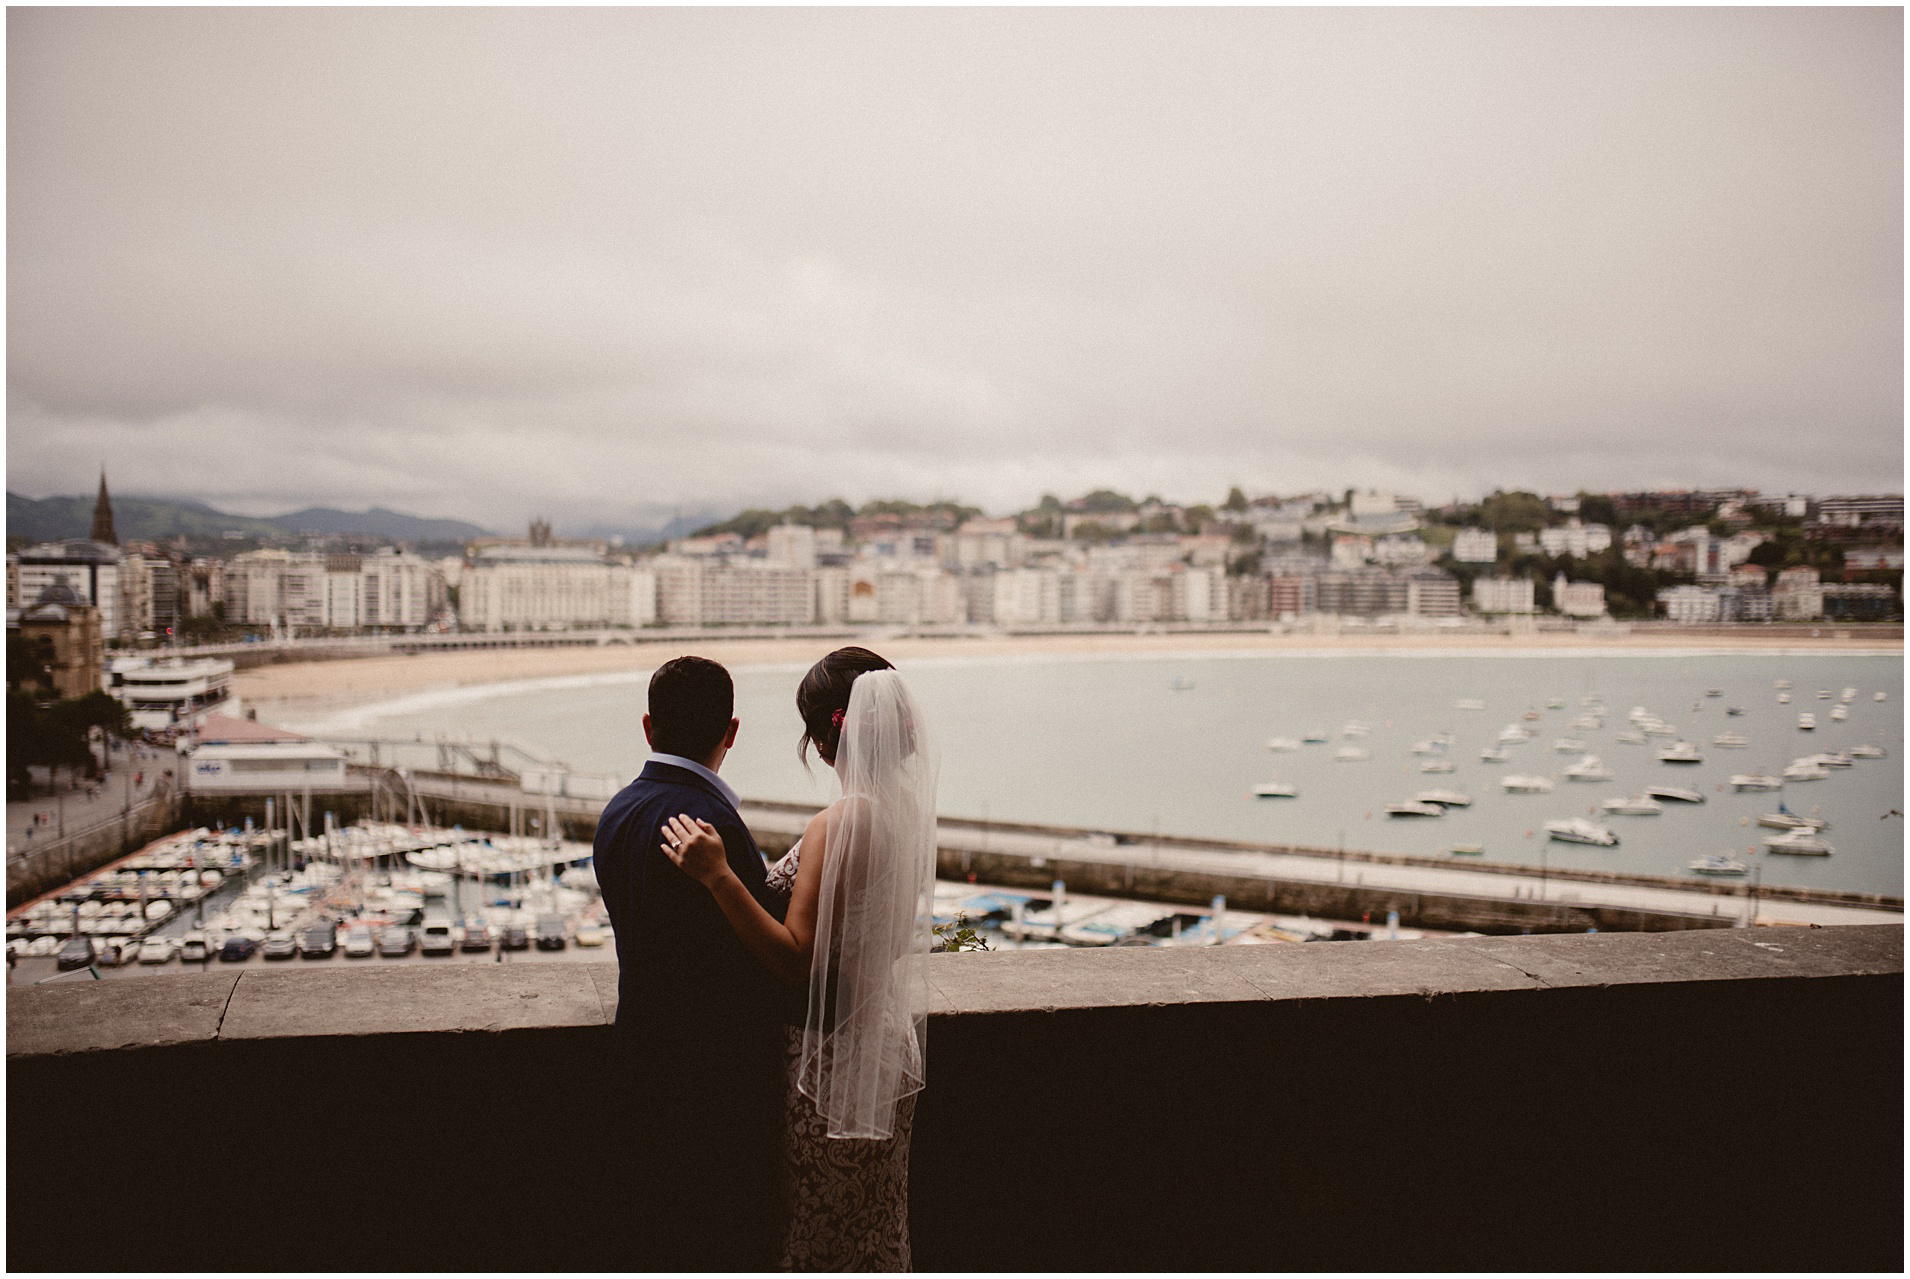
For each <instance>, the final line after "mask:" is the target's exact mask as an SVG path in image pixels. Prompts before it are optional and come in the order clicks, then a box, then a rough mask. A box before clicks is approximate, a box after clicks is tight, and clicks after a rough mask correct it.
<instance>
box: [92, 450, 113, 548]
mask: <svg viewBox="0 0 1910 1279" xmlns="http://www.w3.org/2000/svg"><path fill="white" fill-rule="evenodd" d="M93 540H94V541H95V542H106V543H108V544H109V545H112V546H118V545H119V534H118V533H116V532H114V531H113V499H112V498H111V497H109V496H108V495H107V493H106V469H105V468H104V467H101V468H100V473H99V500H98V501H96V502H94V503H93Z"/></svg>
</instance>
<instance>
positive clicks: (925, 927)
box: [797, 670, 939, 1137]
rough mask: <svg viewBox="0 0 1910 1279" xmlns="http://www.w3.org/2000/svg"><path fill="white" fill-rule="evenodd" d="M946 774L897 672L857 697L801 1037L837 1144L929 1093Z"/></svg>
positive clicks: (878, 1127) (841, 760)
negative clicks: (938, 852) (931, 980)
mask: <svg viewBox="0 0 1910 1279" xmlns="http://www.w3.org/2000/svg"><path fill="white" fill-rule="evenodd" d="M938 769H939V760H938V759H937V757H936V754H935V749H934V744H933V743H932V742H931V741H930V740H929V736H928V732H927V729H926V726H925V725H924V724H923V721H922V715H921V711H920V710H919V709H918V708H917V707H916V704H915V699H914V698H913V697H911V696H910V695H909V690H908V688H907V687H906V686H905V685H904V684H903V683H902V677H901V676H900V675H898V674H896V673H895V672H894V671H892V670H885V671H870V672H868V673H866V674H864V675H861V676H859V677H858V678H857V679H856V681H855V683H854V684H852V685H851V686H850V689H849V709H848V712H847V714H846V715H845V716H844V719H843V724H842V734H841V738H840V740H839V742H838V745H837V747H836V772H837V774H838V775H839V776H840V777H841V779H842V796H843V798H842V803H841V804H840V806H839V807H838V808H837V810H836V814H835V816H834V818H833V820H832V821H831V823H830V826H829V839H828V851H827V852H826V853H825V855H824V859H823V864H822V890H821V896H820V899H819V900H818V902H817V919H816V949H815V956H814V958H813V959H812V960H811V962H810V967H809V1016H808V1020H807V1021H806V1023H805V1025H804V1028H803V1044H802V1065H801V1070H800V1073H799V1075H798V1076H797V1083H798V1086H799V1087H800V1088H801V1089H802V1092H803V1095H805V1096H806V1097H808V1098H809V1099H810V1100H811V1101H813V1102H814V1103H815V1105H816V1111H817V1113H818V1114H820V1115H821V1116H822V1117H823V1119H824V1121H825V1122H826V1123H827V1124H828V1130H829V1135H830V1136H831V1137H888V1136H890V1135H892V1133H893V1132H894V1128H895V1108H896V1103H897V1102H898V1101H900V1100H901V1099H902V1098H904V1097H906V1096H908V1095H909V1094H910V1093H913V1092H915V1091H916V1090H917V1089H919V1088H921V1086H922V1080H923V1048H924V1036H925V1032H926V1029H927V1026H926V1012H927V1002H928V1000H927V996H928V952H929V943H930V940H931V938H932V934H933V922H934V917H933V908H934V891H935V783H936V776H937V772H938Z"/></svg>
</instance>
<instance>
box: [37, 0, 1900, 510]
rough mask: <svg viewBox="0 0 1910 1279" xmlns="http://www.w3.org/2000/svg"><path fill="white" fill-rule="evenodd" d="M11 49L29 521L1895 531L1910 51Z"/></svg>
mask: <svg viewBox="0 0 1910 1279" xmlns="http://www.w3.org/2000/svg"><path fill="white" fill-rule="evenodd" d="M8 23H9V55H8V56H9V89H8V106H9V116H10V124H11V128H10V135H11V136H10V146H9V161H8V166H9V179H10V185H11V191H12V198H11V199H10V201H9V222H10V229H11V231H12V236H11V239H10V247H9V273H10V277H11V288H10V295H9V313H10V319H11V320H12V324H11V325H10V327H9V377H10V381H9V387H8V400H9V416H10V419H11V423H12V427H11V429H10V431H9V446H10V447H9V465H8V487H9V489H10V490H13V491H16V492H20V493H23V494H26V495H28V496H33V497H44V496H49V495H52V494H58V493H83V492H87V491H90V489H91V488H92V486H93V484H94V483H95V482H96V480H97V472H98V468H99V466H100V464H101V463H102V462H104V463H105V464H106V466H107V469H108V471H109V473H111V474H115V475H121V476H126V477H129V479H130V476H132V475H134V474H138V475H141V476H145V477H150V478H149V479H147V480H146V481H145V482H139V483H132V482H129V481H128V480H122V481H119V482H118V485H117V487H118V489H119V490H121V491H125V492H128V493H129V494H130V493H146V494H151V495H155V496H165V497H179V498H193V499H198V500H202V501H206V502H208V503H209V504H211V505H213V506H215V507H218V508H219V509H222V510H227V511H230V512H232V513H234V514H258V515H263V514H268V513H274V512H285V511H290V510H293V509H296V508H298V507H300V506H304V505H309V504H310V503H311V502H312V501H313V500H314V498H313V496H312V495H313V494H322V495H324V496H322V497H321V498H318V499H317V500H321V501H324V502H328V503H332V504H336V505H340V506H344V507H348V508H353V509H362V508H366V507H373V506H383V507H387V508H391V509H395V510H406V511H416V512H418V513H420V514H424V515H430V516H437V517H443V518H455V519H465V520H470V521H472V522H474V523H478V524H482V525H484V526H486V527H493V528H499V529H511V528H516V527H521V526H522V525H523V524H524V523H525V522H526V521H527V520H528V519H529V518H530V517H531V516H533V515H539V514H541V515H545V516H547V517H549V518H551V519H553V521H555V522H556V523H558V524H559V525H560V526H562V527H569V528H577V527H581V526H586V525H590V524H611V523H624V524H629V525H641V524H651V525H654V524H658V523H661V522H663V520H665V519H667V518H668V517H669V515H670V514H671V513H672V512H673V511H678V510H681V511H684V512H686V513H687V512H690V511H696V510H708V511H711V512H714V513H716V514H717V515H718V516H719V517H720V516H721V515H723V514H727V513H729V512H731V511H734V510H736V509H740V508H743V507H773V508H781V507H784V506H787V505H790V504H792V503H797V502H815V501H818V500H821V498H822V497H824V496H834V495H840V496H843V497H845V498H847V499H848V500H849V501H851V502H852V503H855V504H860V503H861V502H863V501H866V500H869V499H871V498H880V497H906V498H910V499H912V500H916V501H921V502H927V501H930V500H933V499H937V498H960V499H962V500H964V501H966V502H969V503H972V504H975V505H979V506H981V507H983V508H984V509H986V510H988V511H990V512H991V513H1005V512H1007V511H1010V510H1016V509H1022V508H1025V507H1027V506H1031V505H1032V504H1033V503H1034V502H1035V501H1036V500H1037V499H1038V497H1039V496H1040V495H1041V494H1042V493H1043V492H1053V493H1057V494H1059V495H1062V496H1064V497H1065V496H1068V495H1070V494H1071V493H1081V492H1086V491H1087V490H1089V489H1092V488H1096V487H1103V486H1105V487H1111V488H1117V489H1121V490H1124V491H1127V492H1131V493H1133V494H1134V495H1135V496H1137V497H1138V496H1140V495H1142V494H1144V493H1147V492H1158V493H1160V494H1161V495H1162V496H1163V497H1166V498H1168V499H1169V500H1171V501H1177V502H1182V503H1191V502H1202V501H1206V502H1213V501H1217V500H1218V499H1219V498H1221V497H1222V496H1224V494H1225V492H1226V491H1227V489H1228V488H1229V487H1231V486H1234V485H1238V486H1240V487H1242V488H1244V489H1246V490H1247V491H1248V492H1250V493H1257V492H1278V493H1294V492H1301V491H1306V490H1309V489H1326V490H1329V491H1338V490H1343V489H1345V488H1349V487H1357V488H1368V487H1374V488H1391V489H1396V490H1398V491H1401V492H1406V493H1412V494H1415V495H1417V496H1420V497H1421V498H1422V499H1423V500H1425V501H1426V502H1427V503H1428V504H1435V503H1438V502H1443V501H1446V500H1448V499H1449V498H1451V497H1453V496H1458V497H1461V498H1477V497H1479V496H1482V495H1483V494H1484V493H1485V492H1487V491H1490V490H1491V489H1493V488H1503V489H1507V490H1511V489H1529V490H1532V491H1535V492H1540V493H1546V492H1572V491H1577V490H1578V489H1580V488H1583V489H1587V490H1591V491H1606V490H1641V489H1651V488H1670V487H1690V488H1712V487H1724V486H1736V485H1745V486H1749V487H1754V488H1760V489H1764V490H1765V491H1785V492H1814V493H1839V492H1842V493H1855V492H1875V491H1879V490H1883V489H1888V490H1890V491H1896V490H1898V489H1900V487H1901V474H1902V427H1903V417H1902V401H1903V394H1902V380H1901V370H1902V361H1901V352H1902V84H1901V67H1902V58H1901V53H1902V14H1901V12H1900V11H1897V10H1887V9H1858V10H1752V11H1743V10H1736V11H1720V10H1701V9H1691V10H1679V9H1663V10H1652V9H1646V10H1619V11H1586V10H1485V11H1466V10H1380V11H1356V10H1219V11H1214V10H1208V11H1187V10H1182V11H1172V10H1170V11H1135V10H1119V11H1084V10H1076V11H1030V10H996V11H920V10H861V11H830V12H822V13H818V12H813V11H737V10H728V11H724V10H703V11H696V10H638V11H618V10H585V11H551V10H533V11H508V10H488V11H483V10H472V11H457V10H438V11H396V10H329V11H234V10H206V11H157V10H144V11H142V10H95V11H71V10H69V11H58V10H15V11H12V12H10V14H9V17H8ZM1800 440H1802V441H1806V442H1807V444H1805V445H1800ZM1879 475H1883V476H1887V477H1888V482H1886V483H1879V482H1878V480H1877V477H1878V476H1879ZM607 477H608V478H607Z"/></svg>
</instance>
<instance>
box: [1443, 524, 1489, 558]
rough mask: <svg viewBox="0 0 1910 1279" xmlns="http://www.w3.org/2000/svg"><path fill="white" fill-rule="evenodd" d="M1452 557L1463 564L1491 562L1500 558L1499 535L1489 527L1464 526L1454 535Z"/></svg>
mask: <svg viewBox="0 0 1910 1279" xmlns="http://www.w3.org/2000/svg"><path fill="white" fill-rule="evenodd" d="M1452 557H1453V559H1455V560H1457V561H1459V563H1461V564H1490V563H1492V562H1493V561H1495V560H1497V559H1498V558H1499V537H1498V534H1496V533H1494V532H1493V531H1492V530H1491V529H1488V528H1462V529H1460V530H1459V531H1458V532H1457V533H1455V534H1454V535H1453V539H1452Z"/></svg>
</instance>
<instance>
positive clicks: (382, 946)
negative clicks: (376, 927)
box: [378, 928, 418, 959]
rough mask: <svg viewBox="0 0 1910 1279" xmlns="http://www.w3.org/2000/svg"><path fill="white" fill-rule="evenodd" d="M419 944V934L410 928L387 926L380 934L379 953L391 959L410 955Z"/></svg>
mask: <svg viewBox="0 0 1910 1279" xmlns="http://www.w3.org/2000/svg"><path fill="white" fill-rule="evenodd" d="M417 945H418V935H417V934H416V933H414V932H412V931H411V930H410V929H409V928H387V929H385V931H384V932H382V933H379V934H378V953H379V954H380V955H382V956H384V957H386V958H389V959H398V958H401V957H403V956H405V955H409V954H410V953H411V952H412V950H413V949H415V948H416V946H417Z"/></svg>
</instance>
